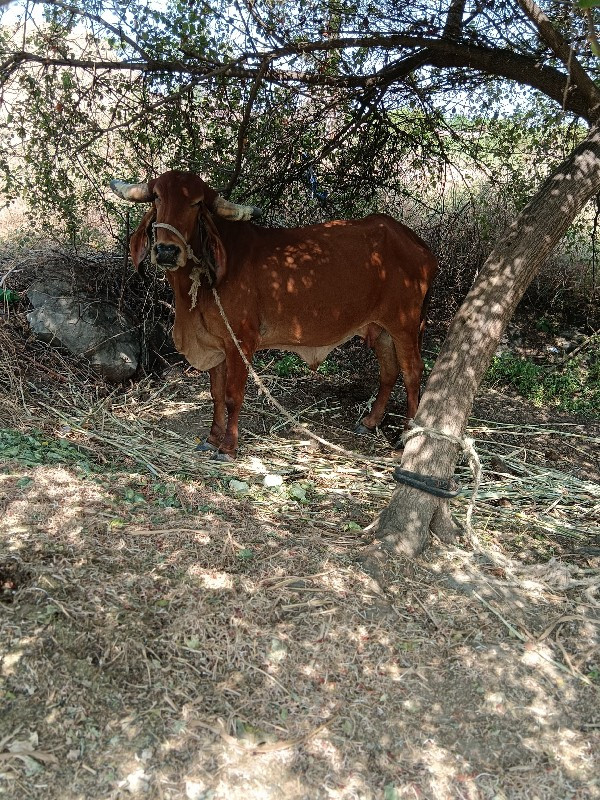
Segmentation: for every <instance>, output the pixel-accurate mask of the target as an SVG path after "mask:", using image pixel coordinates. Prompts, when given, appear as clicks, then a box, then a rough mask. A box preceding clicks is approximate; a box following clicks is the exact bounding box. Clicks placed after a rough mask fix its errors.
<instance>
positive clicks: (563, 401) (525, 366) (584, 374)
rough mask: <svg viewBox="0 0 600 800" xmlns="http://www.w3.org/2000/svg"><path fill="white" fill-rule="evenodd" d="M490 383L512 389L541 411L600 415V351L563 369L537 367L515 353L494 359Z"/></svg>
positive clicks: (583, 355) (575, 357) (503, 354)
mask: <svg viewBox="0 0 600 800" xmlns="http://www.w3.org/2000/svg"><path fill="white" fill-rule="evenodd" d="M485 380H486V383H487V384H488V385H490V386H493V387H495V388H505V387H511V388H512V389H514V390H516V391H517V392H518V393H519V394H520V395H522V396H523V397H524V398H526V399H527V400H529V401H531V402H532V403H533V404H534V405H536V406H538V407H542V406H554V407H557V408H559V409H560V410H561V411H577V412H584V413H595V414H597V413H600V348H598V347H596V349H595V350H593V351H592V352H591V353H586V354H584V353H582V354H580V355H577V356H574V357H573V358H571V359H569V360H568V361H566V362H565V363H564V364H562V365H556V364H551V365H546V364H536V363H535V362H534V361H531V360H529V359H526V358H521V357H519V356H515V355H514V354H513V353H508V352H507V353H501V354H500V355H497V356H495V357H494V359H493V361H492V363H491V365H490V367H489V369H488V371H487V373H486V379H485Z"/></svg>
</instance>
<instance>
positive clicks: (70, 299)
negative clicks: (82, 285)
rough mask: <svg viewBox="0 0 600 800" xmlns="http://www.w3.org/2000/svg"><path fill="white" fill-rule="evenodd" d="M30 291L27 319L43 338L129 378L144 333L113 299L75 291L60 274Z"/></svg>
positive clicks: (109, 373) (112, 375) (109, 375)
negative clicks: (59, 276) (117, 306)
mask: <svg viewBox="0 0 600 800" xmlns="http://www.w3.org/2000/svg"><path fill="white" fill-rule="evenodd" d="M27 296H28V298H29V301H30V302H31V304H32V305H33V306H34V309H33V311H30V312H29V313H28V314H27V320H28V322H29V325H30V327H31V330H32V331H33V332H34V333H35V335H36V336H38V337H39V338H40V339H42V340H43V341H45V342H48V343H49V344H52V345H56V346H57V347H63V348H65V349H66V350H69V352H71V353H73V354H74V355H79V356H82V357H84V358H86V359H88V361H89V362H90V363H91V364H92V366H93V367H94V369H95V370H97V371H98V372H99V373H100V374H101V375H103V376H104V377H105V378H106V379H107V380H109V381H111V382H114V383H118V382H120V381H124V380H127V379H128V378H130V377H131V376H132V375H133V374H134V373H135V371H136V370H137V368H138V364H139V360H140V354H141V339H140V334H139V331H138V329H137V327H136V326H135V325H134V324H133V322H132V320H130V319H129V318H128V317H127V316H126V315H125V314H123V313H122V312H120V311H118V309H117V308H115V306H114V305H112V304H111V303H109V302H107V301H106V300H101V299H99V298H93V297H85V296H83V295H82V294H76V293H74V292H73V290H72V289H71V287H70V285H69V283H68V281H65V280H64V279H60V278H53V279H48V280H42V279H40V280H38V281H36V282H35V283H34V284H33V285H32V286H31V287H30V288H29V289H28V291H27Z"/></svg>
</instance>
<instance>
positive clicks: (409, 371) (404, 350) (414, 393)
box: [394, 327, 423, 430]
mask: <svg viewBox="0 0 600 800" xmlns="http://www.w3.org/2000/svg"><path fill="white" fill-rule="evenodd" d="M421 339H422V333H421V331H420V329H419V327H416V329H415V330H414V331H403V332H401V333H400V334H397V335H396V336H394V345H395V348H396V355H397V357H398V361H399V363H400V369H401V370H402V378H403V380H404V387H405V388H406V420H405V423H404V428H405V430H406V428H408V422H409V420H411V419H413V418H414V416H415V414H416V413H417V407H418V405H419V392H420V389H421V378H422V376H423V359H422V358H421V348H420V342H421Z"/></svg>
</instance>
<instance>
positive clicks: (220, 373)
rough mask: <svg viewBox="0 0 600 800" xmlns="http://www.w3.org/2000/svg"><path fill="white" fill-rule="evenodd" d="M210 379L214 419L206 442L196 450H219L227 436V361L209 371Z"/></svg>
mask: <svg viewBox="0 0 600 800" xmlns="http://www.w3.org/2000/svg"><path fill="white" fill-rule="evenodd" d="M208 376H209V378H210V396H211V397H212V402H213V418H212V425H211V426H210V433H209V434H208V436H207V438H206V441H205V442H202V444H199V445H198V447H197V448H196V450H204V451H206V450H213V451H214V450H218V449H219V445H220V444H221V442H222V441H223V437H224V436H225V425H226V415H225V381H226V378H227V366H226V362H225V360H223V361H221V363H220V364H217V366H216V367H213V368H212V369H209V370H208Z"/></svg>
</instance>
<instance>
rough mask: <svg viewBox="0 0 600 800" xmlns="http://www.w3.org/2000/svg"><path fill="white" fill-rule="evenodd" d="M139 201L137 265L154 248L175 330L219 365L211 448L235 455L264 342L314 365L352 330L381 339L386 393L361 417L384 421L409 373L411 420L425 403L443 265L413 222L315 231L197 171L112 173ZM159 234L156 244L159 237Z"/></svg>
mask: <svg viewBox="0 0 600 800" xmlns="http://www.w3.org/2000/svg"><path fill="white" fill-rule="evenodd" d="M111 188H112V189H113V191H115V192H116V193H117V194H118V195H119V196H120V197H122V198H123V199H125V200H130V201H132V202H148V203H152V208H151V209H150V211H148V212H147V213H146V215H145V216H144V217H143V219H142V221H141V223H140V226H139V227H138V229H137V230H136V231H135V233H134V234H133V236H132V237H131V243H130V250H131V257H132V259H133V263H134V264H135V266H136V268H137V267H138V266H139V264H140V262H141V261H142V259H143V258H144V257H145V256H146V255H147V253H148V252H149V251H150V253H151V258H152V262H153V263H154V264H156V265H157V267H159V268H160V269H162V270H164V272H165V274H166V277H167V280H168V281H169V283H170V284H171V287H172V289H173V292H174V294H175V325H174V328H173V339H174V341H175V345H176V347H177V349H178V350H179V352H180V353H182V354H183V355H184V356H185V357H186V358H187V360H188V361H189V362H190V364H192V365H193V366H194V367H196V368H198V369H201V370H208V372H209V375H210V387H211V396H212V399H213V406H214V408H213V420H212V425H211V429H210V433H209V435H208V438H207V440H206V442H205V443H204V444H203V445H200V449H211V450H215V451H216V452H215V454H214V457H215V458H219V459H221V460H229V459H230V458H232V457H235V453H236V448H237V444H238V420H239V415H240V409H241V406H242V402H243V399H244V390H245V385H246V378H247V375H248V370H247V367H246V365H245V364H244V361H243V359H242V358H241V356H240V353H239V351H238V349H237V347H236V345H235V343H234V342H233V340H232V338H231V335H230V333H229V332H228V330H227V328H226V325H225V322H224V321H223V318H222V316H221V313H220V311H219V309H218V307H217V304H216V301H215V299H214V296H213V287H216V289H217V292H218V296H219V297H220V300H221V304H222V308H223V310H224V312H225V315H226V317H227V319H228V320H229V322H230V325H231V328H232V329H233V332H234V333H235V336H236V337H237V339H238V341H239V344H240V346H241V349H242V351H243V352H244V354H245V355H246V357H247V359H248V360H249V361H251V360H252V356H253V355H254V353H255V352H256V351H257V350H264V349H267V348H276V349H278V350H291V351H292V352H294V353H298V354H299V355H300V356H301V357H302V358H303V359H304V360H305V361H306V363H307V364H308V365H309V366H310V367H311V368H312V369H316V367H317V366H318V365H319V364H321V362H322V361H324V360H325V358H326V356H327V354H328V353H329V352H330V351H331V350H333V349H334V347H337V346H338V345H341V344H342V343H343V342H346V341H348V340H349V339H351V338H352V337H353V336H355V335H358V336H361V337H362V338H363V339H364V340H365V341H366V342H367V344H368V345H369V346H370V347H372V348H373V350H374V351H375V354H376V356H377V359H378V361H379V365H380V386H379V392H378V394H377V397H376V399H375V402H374V403H373V407H372V408H371V411H370V413H369V414H368V415H367V416H366V417H364V419H363V420H362V425H361V426H359V427H360V430H361V431H364V430H365V429H367V430H373V429H374V428H375V427H376V426H377V425H378V424H379V423H380V422H381V420H382V418H383V415H384V412H385V407H386V405H387V401H388V399H389V396H390V394H391V391H392V388H393V386H394V384H395V382H396V379H397V377H398V375H399V373H400V371H402V376H403V378H404V385H405V387H406V394H407V419H410V418H412V417H413V416H414V415H415V412H416V410H417V404H418V400H419V384H420V380H421V375H422V372H423V362H422V360H421V352H420V350H421V341H422V337H423V329H424V324H425V311H426V308H427V300H428V297H429V291H430V286H431V282H432V280H433V278H434V276H435V273H436V268H437V262H436V259H435V257H434V255H433V254H432V253H431V251H430V250H429V248H428V247H427V245H426V244H425V243H424V242H423V241H422V240H421V239H420V238H419V237H418V236H417V235H416V234H415V233H413V231H411V230H410V229H409V228H407V227H406V226H405V225H402V224H401V223H399V222H396V221H395V220H393V219H392V218H391V217H389V216H387V215H385V214H373V215H372V216H370V217H366V219H360V220H346V221H341V220H338V221H335V222H326V223H324V224H321V225H310V226H308V227H305V228H263V227H260V226H258V225H255V224H253V223H251V222H249V220H250V219H253V218H255V217H257V216H258V215H259V214H260V212H259V211H258V209H255V208H252V207H251V206H238V205H236V204H233V203H229V202H228V201H227V200H224V199H223V198H222V197H219V195H218V194H217V192H215V191H214V190H213V189H211V188H210V187H209V186H207V184H206V183H205V182H204V181H203V180H202V179H201V178H199V177H198V176H197V175H194V174H193V173H190V172H175V171H173V172H166V173H164V174H163V175H160V176H159V177H158V178H155V179H154V180H151V181H150V182H149V183H138V184H127V183H124V182H123V181H112V182H111ZM153 239H154V242H153V243H152V240H153Z"/></svg>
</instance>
